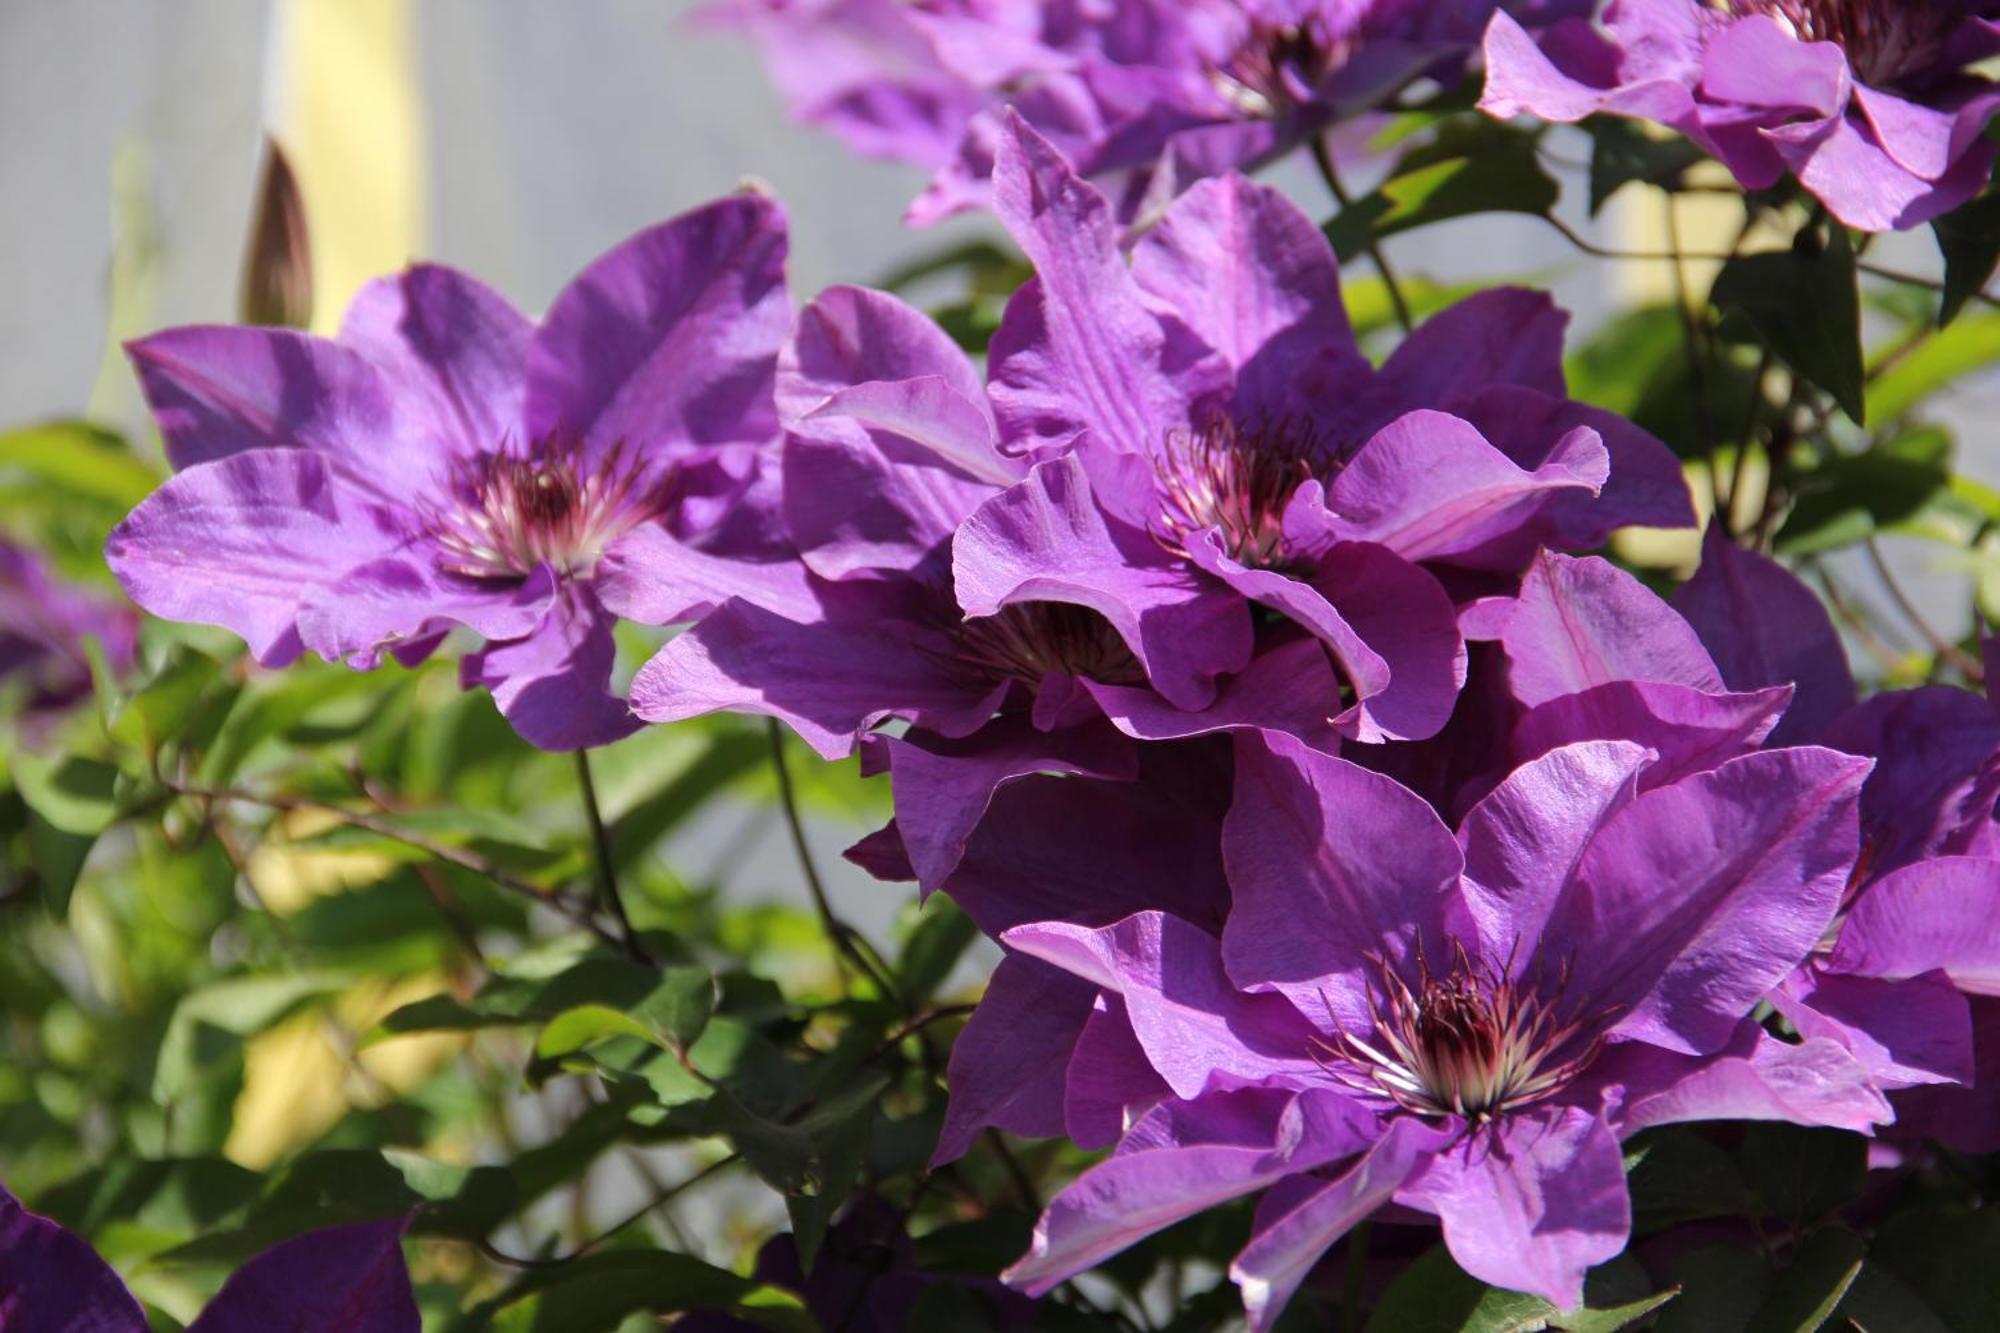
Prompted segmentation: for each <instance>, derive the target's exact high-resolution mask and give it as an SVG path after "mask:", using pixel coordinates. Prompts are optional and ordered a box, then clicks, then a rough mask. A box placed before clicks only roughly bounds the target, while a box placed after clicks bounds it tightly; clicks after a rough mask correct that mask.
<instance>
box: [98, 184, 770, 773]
mask: <svg viewBox="0 0 2000 1333" xmlns="http://www.w3.org/2000/svg"><path fill="white" fill-rule="evenodd" d="M785 246H786V238H785V227H784V218H783V215H782V214H781V213H780V212H779V210H778V208H777V206H776V205H774V204H773V203H771V202H770V201H769V200H766V199H763V198H760V197H757V196H752V195H743V196H737V197H734V198H729V199H723V200H720V201H717V202H715V203H712V204H709V205H707V206H706V207H703V208H699V209H696V210H694V211H693V212H690V213H687V214H684V215H683V216H681V217H679V218H676V219H674V220H673V221H670V222H667V223H664V224H662V225H660V226H658V227H654V228H652V229H650V230H648V231H645V232H641V233H640V234H639V235H637V236H635V237H633V238H632V239H631V240H629V241H627V242H625V243H624V244H623V245H621V246H619V247H618V248H617V249H615V250H613V251H611V252H610V253H609V254H607V255H605V256H604V257H603V258H601V259H599V260H597V261H596V262H595V263H593V264H592V265H591V266H590V267H589V268H587V269H585V270H584V271H583V273H582V274H580V275H579V276H578V277H577V278H576V280H575V281H574V282H572V283H571V284H570V286H569V287H568V288H566V289H565V290H564V291H563V292H562V293H561V294H560V295H559V296H558V297H557V298H556V301H555V303H554V305H553V306H552V307H551V308H550V311H549V313H548V315H547V316H546V317H545V318H544V319H543V320H542V321H541V323H540V324H533V323H530V322H529V321H528V320H527V319H525V318H523V317H522V316H521V315H519V314H517V313H516V312H515V311H514V310H513V308H512V307H511V306H509V305H508V304H507V303H506V302H505V301H504V300H503V299H501V298H500V297H499V296H498V295H496V294H495V293H493V292H492V291H490V290H488V289H487V288H485V287H483V286H481V285H480V284H479V283H477V282H475V281H474V280H473V279H471V278H469V277H466V276H465V275H463V274H461V273H458V272H455V271H453V270H451V269H448V268H443V267H438V266H435V265H420V266H417V267H414V268H412V269H410V270H408V271H407V272H405V273H402V274H399V275H396V276H394V277H388V278H382V279H378V280H377V281H375V282H373V283H370V284H369V285H368V286H366V287H364V288H363V289H362V291H361V293H360V294H359V295H358V296H357V297H356V298H355V300H354V303H353V304H352V305H351V306H350V307H349V309H348V312H347V317H346V320H345V322H344V324H343V325H342V328H341V331H340V335H339V337H338V338H336V339H332V340H328V339H323V338H316V337H311V336H308V335H305V334H300V333H295V332H290V331H286V330H277V329H263V328H211V327H192V328H181V329H170V330H168V331H166V332H164V333H158V334H154V335H152V336H151V337H148V338H144V339H141V340H140V341H138V342H136V343H133V344H132V345H131V347H130V349H129V351H130V354H131V357H132V361H133V364H134V366H135V368H136V369H137V371H138V375H139V381H140V384H141V386H142V387H143V388H144V390H145V392H146V396H147V399H148V401H149V402H150V403H151V404H152V407H153V411H154V414H155V415H156V417H157V418H158V420H159V423H160V429H161V431H162V432H163V433H164V435H165V436H166V441H167V451H168V457H169V459H170V460H171V461H172V462H173V464H174V465H175V467H176V468H178V469H179V473H178V475H177V476H175V477H174V478H173V479H172V480H171V481H169V482H168V483H167V484H166V485H165V486H163V487H161V488H160V490H159V491H157V492H156V493H155V494H154V495H153V496H151V497H150V498H149V499H147V500H146V501H145V502H144V503H143V504H141V505H140V506H139V507H138V508H137V509H135V510H134V511H133V512H132V514H131V515H130V516H129V517H128V518H127V519H126V520H125V521H124V522H123V523H121V524H120V525H119V526H118V528H117V529H116V530H115V531H114V532H113V533H112V535H111V539H110V541H109V543H108V544H107V546H106V555H107V557H108V559H109V560H110V563H111V567H112V569H113V570H114V571H115V572H116V573H117V575H118V577H119V579H120V581H121V582H122V583H123V584H124V585H125V589H126V591H127V592H128V593H129V594H130V595H131V596H132V599H133V600H134V601H136V602H138V603H139V604H140V605H141V606H142V607H144V608H145V609H147V610H149V611H151V612H153V613H154V614H156V615H160V616H164V617H166V618H168V619H173V620H186V621H195V622H200V623H208V624H217V625H222V626H225V627H227V628H229V629H231V630H234V631H235V632H237V633H238V634H241V635H242V636H243V637H244V638H245V639H246V640H247V641H248V642H249V645H250V649H251V651H252V652H253V653H254V654H255V655H256V657H257V659H258V660H259V661H260V662H262V663H264V664H266V665H281V664H283V663H286V662H289V661H291V660H292V659H294V658H296V657H297V656H298V655H299V653H300V652H301V651H303V650H306V649H310V650H311V651H313V652H315V653H318V654H320V655H321V656H322V657H325V658H328V659H330V660H331V659H342V660H345V661H347V662H349V663H350V664H352V665H354V666H356V667H360V668H369V667H373V666H375V665H376V664H377V663H378V662H379V661H380V660H381V658H382V655H383V654H384V653H391V654H393V655H395V656H396V657H397V658H398V659H399V660H402V661H404V662H412V661H415V660H418V659H421V658H422V657H424V656H426V655H428V654H429V653H430V652H431V651H432V650H433V649H434V648H435V647H436V646H437V644H438V642H439V640H440V639H441V638H442V637H443V635H444V634H445V633H446V632H447V631H448V630H449V629H451V628H452V627H455V626H464V627H466V628H469V629H471V630H472V631H473V632H474V633H476V634H478V635H480V636H481V637H482V638H483V639H484V640H485V645H484V647H482V648H481V649H479V650H478V651H476V652H474V653H472V654H470V655H469V656H467V657H466V659H465V661H464V663H463V664H462V676H463V679H464V681H465V683H466V684H467V686H468V687H470V686H472V685H485V686H487V687H488V688H489V689H491V690H492V692H493V696H494V699H495V701H496V702H497V703H498V704H499V706H500V708H501V710H502V711H503V712H504V713H506V715H507V717H508V719H509V720H510V721H511V722H512V723H513V724H514V726H515V728H516V730H518V731H519V732H520V733H521V734H522V735H523V736H524V737H526V738H527V739H528V740H530V741H532V742H533V743H535V744H536V745H539V746H542V747H543V748H546V749H574V748H578V747H581V746H587V745H597V744H602V743H605V742H607V741H610V740H615V739H617V738H618V737H620V736H622V735H624V734H626V733H627V732H628V731H630V730H631V729H632V728H633V727H635V726H637V722H636V720H634V719H632V718H631V717H630V715H629V713H628V710H627V709H626V707H625V704H624V702H623V701H622V700H620V699H619V698H617V697H616V696H615V695H613V694H611V693H609V692H608V686H609V683H610V675H611V668H612V659H613V655H614V648H613V644H612V638H611V625H612V617H613V616H614V615H616V616H624V617H626V618H628V619H632V620H636V621H640V622H643V623H650V624H665V623H669V622H673V621H678V620H685V619H689V618H692V617H694V616H697V615H699V614H700V613H702V612H703V611H705V610H707V609H710V608H712V607H714V606H715V605H717V604H719V603H720V602H722V601H723V600H725V599H726V598H728V597H729V596H732V595H736V594H739V593H740V594H742V595H745V596H749V597H756V598H761V599H764V600H767V601H772V602H774V603H777V604H786V599H787V598H789V597H791V596H794V595H795V594H796V591H797V577H798V576H797V573H796V566H795V564H794V563H793V562H791V561H790V560H788V559H782V558H780V557H782V556H784V555H786V554H787V553H786V552H784V551H783V550H782V549H781V548H780V547H778V546H777V544H776V543H775V541H774V539H773V538H772V537H771V535H770V532H769V526H770V525H769V523H768V522H766V521H764V519H763V518H761V517H760V515H761V514H762V513H763V512H764V511H765V510H767V509H768V508H769V507H770V505H771V500H770V498H769V495H768V491H769V486H768V483H767V482H766V481H765V479H764V478H763V475H762V474H763V471H764V469H765V463H764V457H763V456H764V455H765V454H766V453H767V452H768V451H769V447H770V442H771V441H772V440H773V439H774V437H775V435H776V416H775V412H774V410H773V407H772V403H771V376H772V372H773V367H774V365H775V362H776V357H777V349H778V344H779V343H780V341H782V339H783V337H784V332H785V328H786V327H787V325H788V323H789V319H790V301H789V298H788V296H787V295H786V292H785V287H784V271H783V264H784V255H785Z"/></svg>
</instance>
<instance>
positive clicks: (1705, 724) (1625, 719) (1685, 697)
mask: <svg viewBox="0 0 2000 1333" xmlns="http://www.w3.org/2000/svg"><path fill="white" fill-rule="evenodd" d="M1791 698H1792V691H1791V688H1790V687H1789V686H1783V685H1780V686H1774V687H1773V688H1771V689H1768V690H1758V691H1757V692H1756V693H1754V694H1714V693H1710V692H1708V691H1705V690H1698V689H1695V688H1693V687H1692V686H1688V685H1669V684H1665V683H1663V682H1660V681H1645V680H1614V681H1608V682H1606V683H1605V684H1603V685H1595V686H1592V687H1591V688H1590V689H1587V690H1579V691H1578V692H1576V693H1575V694H1565V695H1563V696H1561V697H1560V698H1556V699H1550V700H1549V701H1548V702H1546V703H1543V704H1538V705H1536V706H1535V707H1534V708H1531V709H1529V710H1528V712H1527V713H1526V714H1524V715H1523V716H1522V717H1521V718H1520V720H1519V721H1518V722H1516V723H1515V724H1514V740H1513V749H1514V753H1515V754H1516V755H1517V756H1520V757H1521V758H1523V759H1524V760H1525V759H1528V758H1533V757H1534V756H1537V755H1541V754H1546V753H1548V752H1549V751H1550V750H1553V749H1555V748H1556V747H1558V746H1562V745H1568V744H1571V743H1572V742H1575V741H1583V740H1622V741H1631V742H1633V743H1635V744H1638V745H1643V746H1646V747H1647V748H1648V749H1651V750H1652V751H1654V753H1655V754H1656V755H1657V758H1655V759H1654V760H1653V762H1652V763H1651V764H1649V765H1648V766H1647V767H1646V769H1645V771H1644V772H1642V773H1641V774H1640V775H1639V786H1640V789H1641V790H1651V789H1652V788H1654V787H1663V786H1666V785H1667V784H1668V783H1671V782H1679V781H1680V780H1681V779H1682V778H1684V777H1687V776H1688V775H1689V774H1691V773H1699V772H1701V771H1702V770H1703V769H1709V768H1714V767H1716V766H1717V765H1718V764H1722V763H1724V762H1726V761H1728V760H1731V759H1734V758H1736V757H1737V756H1738V755H1743V754H1749V753H1751V752H1752V751H1754V750H1756V749H1758V748H1759V747H1760V746H1762V745H1763V743H1764V740H1765V738H1766V737H1767V736H1769V735H1770V734H1771V729H1772V728H1773V727H1775V726H1777V724H1778V719H1779V717H1780V716H1781V715H1783V713H1784V711H1785V706H1786V705H1787V704H1788V703H1790V702H1791Z"/></svg>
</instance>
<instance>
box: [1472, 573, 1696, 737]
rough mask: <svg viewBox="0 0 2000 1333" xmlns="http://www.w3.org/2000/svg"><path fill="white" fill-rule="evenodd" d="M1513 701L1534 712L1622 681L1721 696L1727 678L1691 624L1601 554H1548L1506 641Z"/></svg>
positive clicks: (1530, 580) (1525, 583) (1532, 576)
mask: <svg viewBox="0 0 2000 1333" xmlns="http://www.w3.org/2000/svg"><path fill="white" fill-rule="evenodd" d="M1500 643H1501V646H1502V647H1503V648H1504V649H1505V650H1506V653H1507V663H1508V667H1509V675H1508V680H1509V683H1510V685H1511V687H1512V689H1513V692H1514V697H1515V698H1517V699H1519V700H1520V701H1521V702H1522V703H1523V704H1526V705H1527V706H1528V707H1530V708H1532V707H1534V706H1535V705H1537V704H1542V703H1547V702H1548V701H1549V700H1551V699H1559V698H1561V697H1562V696H1563V695H1566V694H1574V693H1576V692H1577V691H1579V690H1587V689H1590V688H1592V687H1593V686H1597V685H1603V684H1607V683H1609V682H1611V681H1617V680H1646V681H1667V682H1669V683H1672V684H1678V685H1690V686H1693V687H1694V688H1695V689H1698V690H1708V691H1719V690H1721V689H1722V678H1721V676H1720V674H1718V673H1717V671H1716V669H1715V663H1714V661H1713V660H1712V659H1710V657H1709V655H1708V650H1707V649H1706V648H1704V647H1702V645H1701V640H1700V639H1698V638H1697V637H1696V636H1695V632H1694V630H1693V628H1692V627H1691V626H1689V625H1688V624H1687V622H1686V621H1684V620H1682V619H1681V618H1680V617H1679V616H1678V615H1676V614H1674V611H1673V608H1671V607H1669V606H1668V605H1667V604H1666V603H1665V602H1663V601H1661V600H1660V599H1659V598H1658V597H1656V596H1654V595H1653V593H1652V592H1651V591H1650V590H1649V589H1648V588H1647V587H1646V586H1645V585H1644V584H1642V583H1640V582H1639V581H1638V580H1637V579H1635V578H1633V577H1632V576H1631V575H1630V574H1627V573H1625V572H1624V571H1623V570H1621V569H1619V568H1618V567H1617V566H1616V565H1613V564H1611V563H1610V562H1609V561H1607V560H1603V559H1600V558H1598V557H1596V556H1590V557H1588V558H1585V559H1582V560H1576V559H1572V558H1570V557H1569V556H1564V555H1557V554H1555V553H1553V552H1546V551H1545V552H1543V553H1542V555H1541V556H1539V557H1538V558H1537V559H1536V561H1535V563H1534V565H1533V566H1532V567H1531V568H1530V569H1529V570H1528V575H1527V577H1526V578H1525V579H1523V580H1522V583H1521V596H1520V600H1519V604H1518V605H1517V606H1516V607H1515V609H1514V613H1513V615H1512V616H1511V617H1509V619H1508V621H1507V627H1506V629H1505V631H1504V632H1503V633H1502V634H1501V636H1500Z"/></svg>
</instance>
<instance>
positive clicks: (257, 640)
mask: <svg viewBox="0 0 2000 1333" xmlns="http://www.w3.org/2000/svg"><path fill="white" fill-rule="evenodd" d="M399 518H400V516H397V515H392V514H387V513H384V512H383V511H382V510H380V509H379V508H377V507H376V506H375V505H374V504H372V503H371V502H370V500H369V499H368V498H367V497H366V496H365V495H362V494H360V493H357V492H356V491H355V490H354V488H352V487H351V486H349V485H348V484H347V482H346V480H345V478H344V474H339V473H336V471H335V469H334V468H333V466H332V465H331V464H329V462H328V461H327V459H326V458H324V457H323V456H321V455H320V454H317V453H314V452H312V451H310V450H306V449H252V450H248V451H246V452H243V453H237V454H232V455H230V456H228V457H226V458H219V459H217V460H216V461H214V462H212V463H203V464H197V465H195V466H193V467H190V468H188V469H187V470H186V471H185V472H182V473H181V474H180V475H178V476H176V477H174V478H172V479H171V480H169V481H168V482H167V483H166V484H165V485H164V486H162V487H160V489H159V490H157V491H154V492H153V493H152V494H151V495H150V496H148V497H147V498H146V499H145V500H144V501H143V502H142V503H141V504H140V505H139V507H138V508H137V509H134V510H133V511H132V512H131V513H130V514H128V515H127V516H126V517H125V520H124V521H123V522H122V523H120V524H119V525H118V526H117V527H116V528H115V529H113V530H112V533H111V536H110V539H109V540H108V541H106V542H105V544H104V557H105V560H106V561H107V562H108V563H109V564H110V566H111V571H112V573H114V574H116V575H117V576H118V581H119V583H120V584H121V585H123V587H124V589H125V593H126V595H127V596H129V597H130V598H131V599H132V600H133V601H135V602H137V603H138V604H139V605H140V606H142V607H144V608H145V609H146V610H148V611H150V612H152V613H153V614H154V615H156V616H160V617H162V618H164V619H167V620H179V621H187V622H192V623H194V624H203V625H221V626H223V627H224V628H226V629H229V630H232V631H234V632H235V633H237V634H240V635H242V636H243V638H244V640H245V641H246V642H247V643H248V644H249V645H250V651H251V653H252V654H254V655H255V656H256V658H257V660H258V661H260V662H262V663H264V664H265V665H267V666H278V665H282V664H284V663H286V662H289V661H291V660H292V659H294V658H295V657H297V656H298V654H299V649H300V641H299V634H298V629H297V626H296V623H295V622H296V620H297V617H298V614H299V605H300V601H301V599H302V598H304V597H305V596H308V595H310V594H312V593H314V592H316V591H319V590H323V589H325V588H326V587H328V586H329V585H331V584H333V583H335V582H337V581H338V580H339V579H340V578H341V577H342V576H343V575H345V574H346V573H347V572H348V571H349V570H351V569H354V568H356V567H357V566H360V565H363V564H366V563H367V562H369V561H371V560H374V559H376V558H377V557H379V556H383V555H387V554H388V553H389V552H390V551H392V550H394V549H395V548H396V547H397V546H399V545H400V544H401V543H402V542H403V541H404V540H405V537H404V535H403V533H402V532H401V531H400V530H399V529H400V524H399V521H398V520H399Z"/></svg>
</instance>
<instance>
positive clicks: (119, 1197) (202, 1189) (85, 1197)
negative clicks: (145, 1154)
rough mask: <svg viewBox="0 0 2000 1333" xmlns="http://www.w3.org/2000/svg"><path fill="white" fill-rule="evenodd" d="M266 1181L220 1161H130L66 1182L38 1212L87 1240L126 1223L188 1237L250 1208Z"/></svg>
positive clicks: (46, 1197)
mask: <svg viewBox="0 0 2000 1333" xmlns="http://www.w3.org/2000/svg"><path fill="white" fill-rule="evenodd" d="M263 1183H264V1182H263V1178H262V1177H260V1176H259V1175H258V1174H257V1173H256V1172H255V1171H251V1170H248V1169H246V1168H244V1167H241V1166H238V1165H236V1163H234V1162H231V1161H228V1160H226V1159H224V1158H221V1157H185V1158H178V1159H174V1160H168V1161H144V1160H139V1159H132V1158H126V1159H122V1160H119V1161H116V1162H113V1163H112V1164H110V1165H109V1166H103V1167H98V1168H95V1169H93V1170H90V1171H86V1172H84V1173H83V1174H82V1175H80V1176H74V1177H72V1178H71V1179H69V1180H66V1181H64V1182H63V1183H62V1184H60V1185H57V1186H56V1187H55V1188H53V1189H51V1190H49V1191H48V1192H46V1193H44V1194H43V1195H41V1197H40V1198H38V1199H36V1200H35V1209H36V1211H37V1212H40V1213H44V1214H46V1215H48V1216H50V1217H53V1218H54V1219H55V1220H56V1221H58V1222H61V1223H62V1224H63V1225H64V1226H66V1227H68V1228H70V1230H72V1231H75V1232H78V1233H79V1234H81V1235H85V1236H96V1235H97V1234H98V1233H99V1232H100V1231H102V1230H103V1229H104V1228H105V1227H107V1226H110V1225H112V1224H122V1225H125V1226H138V1227H144V1228H147V1229H150V1230H157V1231H160V1232H164V1233H168V1234H173V1235H177V1236H180V1237H183V1238H185V1237H189V1236H193V1235H195V1234H196V1233H198V1232H202V1231H208V1230H211V1229H213V1228H214V1227H215V1226H217V1225H218V1224H220V1223H221V1222H222V1221H223V1220H224V1219H225V1218H227V1217H228V1216H229V1215H230V1214H232V1213H235V1212H237V1211H238V1210H239V1209H242V1208H244V1207H246V1206H247V1205H248V1204H249V1203H250V1201H251V1200H252V1199H254V1198H256V1197H257V1194H258V1192H259V1190H261V1189H262V1187H263Z"/></svg>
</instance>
